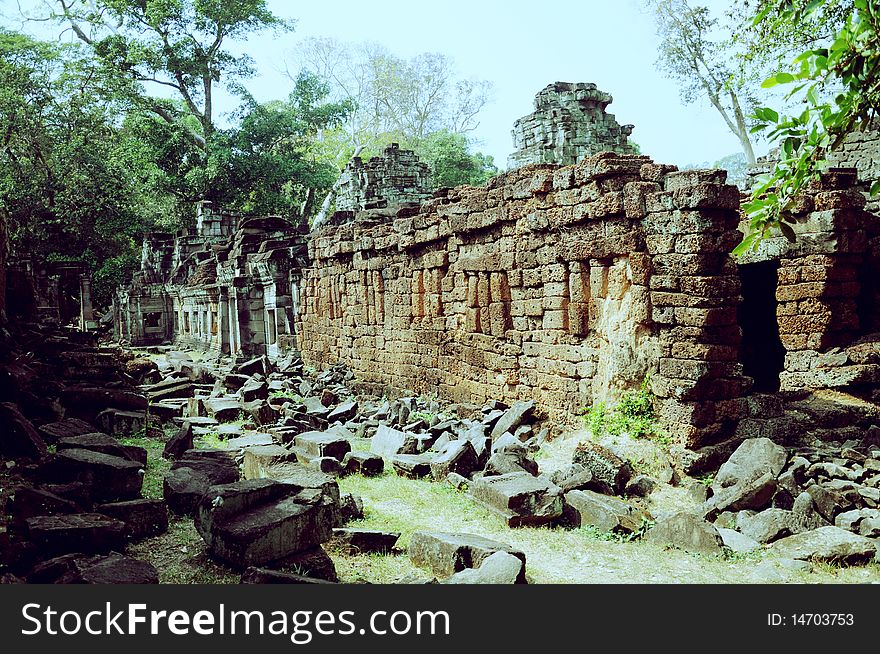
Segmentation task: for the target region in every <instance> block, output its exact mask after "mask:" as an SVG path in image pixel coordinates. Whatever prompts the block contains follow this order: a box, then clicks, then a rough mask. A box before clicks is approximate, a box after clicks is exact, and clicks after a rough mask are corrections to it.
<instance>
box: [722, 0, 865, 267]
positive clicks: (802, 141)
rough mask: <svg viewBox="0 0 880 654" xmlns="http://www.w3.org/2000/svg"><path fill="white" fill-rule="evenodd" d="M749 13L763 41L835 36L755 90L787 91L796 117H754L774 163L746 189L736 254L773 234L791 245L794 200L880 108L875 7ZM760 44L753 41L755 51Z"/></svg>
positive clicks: (796, 6)
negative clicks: (775, 147)
mask: <svg viewBox="0 0 880 654" xmlns="http://www.w3.org/2000/svg"><path fill="white" fill-rule="evenodd" d="M755 11H756V15H755V16H754V17H753V19H752V21H751V22H752V28H753V29H754V30H757V31H758V32H759V33H760V34H764V35H772V34H778V33H780V32H784V31H786V30H796V29H800V28H802V27H803V26H804V25H812V24H820V25H832V26H833V27H834V29H833V32H832V36H831V38H829V39H828V40H827V41H826V42H824V43H823V42H821V41H820V45H821V47H815V44H814V45H813V46H812V47H810V49H808V50H806V51H804V52H802V53H801V54H800V55H798V56H797V57H796V58H795V59H794V60H793V62H792V63H791V64H790V66H789V67H787V68H788V69H787V70H778V71H777V72H775V73H774V74H773V75H772V76H770V77H768V78H767V79H766V80H765V81H764V83H763V84H762V86H763V87H764V88H773V87H776V86H780V85H782V86H788V87H789V90H788V93H787V95H786V99H787V100H789V101H797V102H798V103H799V104H800V105H801V106H802V107H803V109H802V110H801V111H800V112H799V113H797V114H795V115H786V114H784V113H781V112H779V111H777V110H775V109H772V108H770V107H760V108H758V109H756V110H755V114H754V115H755V118H756V120H757V121H758V123H757V125H756V126H755V128H754V131H763V132H766V133H767V136H768V138H769V139H770V140H771V141H774V142H776V143H778V144H779V150H780V155H779V157H780V159H779V161H778V163H777V164H776V165H775V166H774V169H773V170H772V171H771V172H770V173H769V174H768V175H765V176H763V177H762V178H761V179H759V180H758V182H757V184H756V185H755V187H754V188H753V189H752V199H751V201H750V202H749V203H748V204H747V205H746V206H745V207H744V209H745V211H746V212H747V214H748V216H749V231H748V233H747V234H746V236H745V238H744V239H743V241H742V243H740V245H739V246H737V248H736V249H735V250H734V253H736V254H741V253H744V252H746V251H748V250H750V249H755V248H757V247H758V245H759V244H760V241H761V239H762V238H764V237H766V236H768V235H769V234H771V233H772V232H774V231H778V232H780V233H781V234H782V235H783V236H785V237H786V238H787V239H789V240H791V241H793V240H794V239H795V234H794V230H793V229H792V227H791V225H792V224H793V223H794V222H795V218H794V217H793V216H792V208H793V207H794V205H795V203H796V201H797V199H798V196H799V195H800V194H801V193H803V191H804V190H805V189H806V188H807V186H808V185H809V184H811V183H812V182H815V181H816V180H817V179H818V177H819V174H820V171H821V168H822V165H823V164H824V162H825V156H826V154H827V153H828V152H829V151H830V150H833V149H834V148H835V147H837V146H838V145H839V144H840V142H841V141H842V140H843V138H844V137H845V136H846V135H847V134H849V133H851V132H853V131H856V130H858V129H862V128H865V127H867V126H868V125H869V124H870V123H871V121H872V120H873V119H874V118H875V117H876V116H877V112H878V108H880V85H878V84H877V75H878V72H880V2H878V1H877V0H851V1H849V2H843V1H837V0H811V1H808V0H796V1H791V0H785V1H783V0H772V1H770V0H768V1H765V2H762V3H760V4H759V6H758V7H757V8H756V10H755ZM761 43H762V41H761V39H759V40H758V42H757V45H756V47H758V46H760V45H761ZM878 190H880V188H875V189H872V192H876V191H878Z"/></svg>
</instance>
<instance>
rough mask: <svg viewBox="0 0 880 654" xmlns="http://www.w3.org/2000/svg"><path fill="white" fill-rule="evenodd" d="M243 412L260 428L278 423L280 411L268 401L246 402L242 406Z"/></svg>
mask: <svg viewBox="0 0 880 654" xmlns="http://www.w3.org/2000/svg"><path fill="white" fill-rule="evenodd" d="M242 410H243V411H244V412H245V413H246V414H247V415H249V416H250V417H251V419H253V421H254V422H255V423H256V424H258V425H260V426H267V425H274V424H275V423H276V422H277V421H278V411H276V410H275V409H274V408H273V407H272V406H271V405H270V404H269V403H268V402H267V401H266V400H254V401H253V402H245V403H244V404H243V405H242Z"/></svg>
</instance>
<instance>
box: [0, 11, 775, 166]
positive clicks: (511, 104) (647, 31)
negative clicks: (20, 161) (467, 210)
mask: <svg viewBox="0 0 880 654" xmlns="http://www.w3.org/2000/svg"><path fill="white" fill-rule="evenodd" d="M16 4H17V3H16V2H15V0H0V7H2V9H3V11H4V14H6V17H7V19H10V18H12V16H13V15H14V14H16V13H17V8H16ZM20 4H21V6H22V7H24V8H28V7H33V6H37V4H38V0H21V3H20ZM704 4H708V5H710V6H714V7H723V6H724V4H726V3H724V2H720V1H719V0H709V1H708V2H704ZM269 5H270V7H271V9H272V10H273V11H274V12H275V13H276V14H277V15H279V16H282V17H285V18H294V19H296V21H297V23H296V29H295V31H294V32H293V33H289V34H284V35H282V36H278V37H274V36H272V35H269V34H260V35H255V36H252V37H251V38H250V40H249V41H248V42H247V43H246V44H240V45H237V46H236V48H239V47H240V48H241V49H242V50H245V51H247V52H248V53H249V54H250V55H251V56H252V57H253V58H254V60H255V62H256V66H257V70H258V71H259V74H258V76H257V77H256V78H254V79H251V80H248V81H247V82H246V85H247V87H248V88H249V89H250V90H251V92H252V93H253V94H254V95H255V96H256V97H257V98H258V99H260V100H270V99H276V98H282V97H284V96H286V94H287V91H288V89H289V87H290V80H289V79H288V78H287V77H286V76H285V75H284V73H283V70H284V64H285V60H287V61H291V62H292V61H294V58H293V56H292V55H291V50H292V49H293V48H294V46H295V45H296V43H297V42H298V41H299V40H301V39H304V38H307V37H312V36H330V37H334V38H337V39H340V40H343V41H364V40H369V41H375V42H377V43H380V44H382V45H384V46H385V47H386V48H388V50H390V51H391V52H392V53H394V54H396V55H398V56H403V57H411V56H413V55H416V54H419V53H422V52H441V53H443V54H445V55H447V56H449V57H451V58H452V59H453V60H454V62H455V64H456V68H457V72H458V73H459V74H460V75H462V76H464V77H475V78H478V79H486V80H489V81H491V82H492V83H493V84H494V97H493V101H492V103H491V104H489V105H488V106H487V107H486V108H485V109H484V110H483V112H482V113H481V115H480V126H479V128H478V129H477V130H476V131H475V132H474V133H473V136H474V137H475V138H476V139H478V140H479V142H480V145H479V149H481V150H482V151H484V152H486V153H487V154H491V155H493V156H494V157H495V160H496V163H497V164H499V166H500V167H501V168H504V167H505V165H506V162H507V155H508V154H509V153H510V151H511V149H512V142H511V136H510V130H511V127H512V126H513V122H514V120H516V119H517V118H519V117H520V116H524V115H526V114H528V113H530V112H531V111H532V109H533V105H532V102H533V99H534V96H535V94H536V93H537V92H538V91H540V90H541V89H542V88H544V87H545V86H546V85H547V84H549V83H552V82H556V81H567V82H594V83H596V84H597V85H598V86H599V88H600V89H602V90H603V91H606V92H608V93H611V94H612V95H613V96H614V102H613V103H612V104H611V105H610V106H609V108H608V111H609V112H611V113H613V114H614V115H615V116H616V118H617V121H618V122H619V123H621V124H633V125H635V130H634V131H633V134H632V137H631V138H632V139H633V140H634V141H636V142H637V143H638V144H639V145H640V146H641V148H642V152H643V153H644V154H647V155H650V156H651V157H652V158H653V159H654V160H656V161H658V162H663V163H673V164H678V165H685V164H690V163H694V164H699V163H703V162H710V163H711V162H714V161H716V160H718V159H720V158H721V157H723V156H725V155H727V154H731V153H734V152H737V151H738V150H739V145H738V142H737V140H736V139H735V137H734V136H733V135H732V134H731V133H730V132H729V131H728V130H727V128H726V127H725V125H724V122H723V121H722V119H721V117H720V116H719V115H718V114H717V113H716V112H715V111H714V110H713V109H712V108H711V107H710V106H709V104H708V102H700V103H697V104H693V105H687V106H684V105H682V104H681V101H680V99H679V93H678V89H677V88H676V86H675V85H674V83H673V82H671V81H670V80H667V79H666V78H664V77H663V76H662V75H661V74H660V72H659V71H658V70H657V69H656V66H655V61H656V58H657V42H658V39H657V37H656V35H655V32H654V25H653V22H652V18H651V16H650V15H649V14H646V13H645V12H644V10H643V9H642V3H641V2H640V1H639V0H580V1H578V0H555V1H554V0H550V1H547V2H543V3H542V2H537V1H536V0H470V1H467V0H444V1H443V2H432V3H426V2H413V0H408V1H404V0H375V1H369V2H368V1H366V0H360V1H355V0H332V1H328V2H315V1H313V2H290V1H289V0H269ZM7 22H9V21H8V20H7ZM13 26H16V25H15V24H13ZM27 29H29V30H30V31H39V30H42V29H45V28H38V27H28V28H27ZM42 36H46V33H45V32H42ZM68 38H69V37H68ZM224 105H225V106H224ZM233 107H234V101H233V100H232V99H231V98H226V99H225V101H221V104H220V107H219V109H220V110H221V111H228V110H231V109H232V108H233ZM759 150H761V151H762V150H763V148H760V147H759Z"/></svg>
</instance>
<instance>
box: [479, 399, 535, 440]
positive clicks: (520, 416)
mask: <svg viewBox="0 0 880 654" xmlns="http://www.w3.org/2000/svg"><path fill="white" fill-rule="evenodd" d="M534 409H535V401H534V400H528V401H527V402H515V403H514V404H513V406H512V407H510V408H509V409H507V410H506V411H505V412H504V413H503V414H502V415H501V417H499V418H498V422H496V423H495V426H494V427H492V433H491V434H490V436H491V438H493V439H495V438H499V437H500V436H501V435H502V434H505V433H507V432H510V433H514V432H515V431H516V428H517V427H519V426H520V425H521V424H522V423H523V421H524V420H525V419H526V418H527V417H528V416H530V415H531V414H532V411H534Z"/></svg>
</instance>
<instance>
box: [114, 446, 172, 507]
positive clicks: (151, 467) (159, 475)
mask: <svg viewBox="0 0 880 654" xmlns="http://www.w3.org/2000/svg"><path fill="white" fill-rule="evenodd" d="M119 442H120V444H122V445H136V446H138V447H143V448H144V449H145V450H147V467H146V469H145V470H144V472H145V474H144V485H143V488H142V490H141V494H142V495H143V496H144V497H146V498H147V499H151V500H161V499H162V484H163V481H164V480H165V475H166V474H168V472H169V471H170V470H171V462H170V461H168V460H167V459H164V458H162V450H164V449H165V441H164V440H159V439H158V438H145V437H143V436H141V437H131V438H120V439H119Z"/></svg>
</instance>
